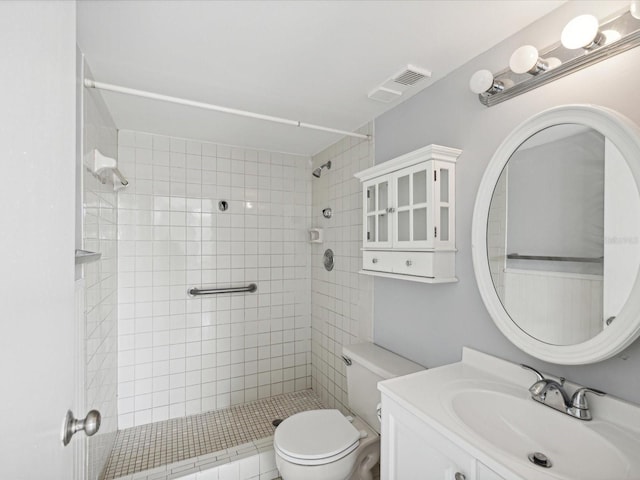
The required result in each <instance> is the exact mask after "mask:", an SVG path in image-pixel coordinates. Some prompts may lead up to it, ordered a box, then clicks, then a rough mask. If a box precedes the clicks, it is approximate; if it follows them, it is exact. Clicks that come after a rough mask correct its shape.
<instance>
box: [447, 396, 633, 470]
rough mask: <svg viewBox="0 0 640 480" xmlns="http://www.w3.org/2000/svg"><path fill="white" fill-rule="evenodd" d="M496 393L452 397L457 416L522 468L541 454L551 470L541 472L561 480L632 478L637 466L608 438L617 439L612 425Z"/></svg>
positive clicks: (519, 397)
mask: <svg viewBox="0 0 640 480" xmlns="http://www.w3.org/2000/svg"><path fill="white" fill-rule="evenodd" d="M494 388H495V389H492V390H483V389H475V388H474V389H468V390H467V389H462V390H461V391H458V392H457V393H453V394H452V395H451V396H448V397H449V398H448V401H450V402H451V409H452V410H453V413H454V414H455V415H456V416H457V417H458V419H459V420H460V421H461V422H462V423H463V424H464V425H465V426H466V427H468V428H469V429H471V430H472V431H473V432H474V433H475V434H477V435H478V436H479V437H480V438H481V439H482V440H484V441H486V442H488V443H490V444H491V445H492V446H493V447H495V448H497V449H500V450H502V451H503V452H504V453H506V454H508V455H512V456H513V457H514V459H520V460H521V462H523V463H526V462H529V459H528V455H529V454H530V453H534V452H541V453H543V454H544V455H546V457H547V458H548V459H549V460H550V461H551V463H552V466H551V468H549V469H546V468H544V467H540V466H538V468H540V469H541V471H545V472H547V473H549V474H550V475H553V476H556V477H558V478H567V479H569V478H572V479H581V480H591V479H593V480H604V479H623V478H632V477H630V476H629V475H630V474H631V472H632V467H633V463H637V462H633V461H632V459H630V458H627V456H626V455H624V454H623V453H622V452H621V451H620V449H618V448H617V447H616V446H615V445H614V444H613V443H612V442H611V440H610V439H609V438H607V437H611V434H612V433H613V434H615V432H611V431H609V432H608V431H607V430H611V429H607V428H606V427H607V425H605V424H603V423H602V422H598V421H597V420H593V421H590V422H587V421H584V420H578V419H575V418H572V417H570V416H568V415H565V414H563V413H561V412H557V411H555V410H552V409H551V408H548V407H545V406H544V405H542V404H540V403H537V402H535V401H533V400H531V399H529V398H522V397H521V396H520V395H517V394H515V395H514V393H516V392H508V389H504V388H499V387H497V386H495V387H494ZM599 428H600V429H602V431H599ZM614 430H615V429H614ZM636 473H637V470H636Z"/></svg>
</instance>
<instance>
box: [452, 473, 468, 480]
mask: <svg viewBox="0 0 640 480" xmlns="http://www.w3.org/2000/svg"><path fill="white" fill-rule="evenodd" d="M453 478H454V479H455V480H466V478H467V476H466V475H465V474H464V473H460V472H456V473H455V474H454V475H453Z"/></svg>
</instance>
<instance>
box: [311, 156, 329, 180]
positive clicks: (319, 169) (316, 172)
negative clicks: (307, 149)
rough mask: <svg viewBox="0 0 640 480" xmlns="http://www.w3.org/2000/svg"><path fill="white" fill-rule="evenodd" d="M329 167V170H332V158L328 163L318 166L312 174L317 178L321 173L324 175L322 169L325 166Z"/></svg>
mask: <svg viewBox="0 0 640 480" xmlns="http://www.w3.org/2000/svg"><path fill="white" fill-rule="evenodd" d="M325 167H326V168H327V170H331V160H329V161H328V162H327V163H325V164H324V165H320V166H319V167H318V168H316V169H315V170H314V171H313V173H312V175H313V176H314V177H316V178H320V175H322V169H323V168H325Z"/></svg>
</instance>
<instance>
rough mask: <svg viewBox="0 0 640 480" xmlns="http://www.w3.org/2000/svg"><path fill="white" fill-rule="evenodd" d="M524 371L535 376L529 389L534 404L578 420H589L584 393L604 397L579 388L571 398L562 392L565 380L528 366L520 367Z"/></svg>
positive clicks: (593, 390) (598, 391)
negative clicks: (546, 375) (554, 378)
mask: <svg viewBox="0 0 640 480" xmlns="http://www.w3.org/2000/svg"><path fill="white" fill-rule="evenodd" d="M520 366H521V367H522V368H524V369H526V370H530V371H532V372H533V373H535V374H536V376H537V378H538V379H537V381H536V382H535V383H534V384H533V385H531V386H530V387H529V392H530V393H531V398H532V399H533V400H535V401H536V402H540V403H542V404H543V405H546V406H547V407H551V408H553V409H555V410H558V411H560V412H563V413H566V414H567V415H570V416H572V417H574V418H578V419H580V420H591V418H592V416H591V412H590V411H589V405H588V403H587V399H586V393H594V394H596V395H605V393H604V392H602V391H600V390H595V389H593V388H586V387H583V388H579V389H578V390H576V391H575V392H574V394H573V396H572V397H571V398H569V395H568V394H567V392H566V391H565V390H564V382H565V379H564V378H563V377H560V378H559V379H558V381H556V380H553V379H551V378H544V376H543V375H542V374H541V373H540V372H539V371H537V370H536V369H535V368H532V367H530V366H528V365H520ZM531 461H533V460H531Z"/></svg>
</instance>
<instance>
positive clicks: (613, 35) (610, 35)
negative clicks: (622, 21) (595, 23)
mask: <svg viewBox="0 0 640 480" xmlns="http://www.w3.org/2000/svg"><path fill="white" fill-rule="evenodd" d="M602 34H603V35H604V36H605V38H606V39H607V40H606V42H605V43H606V44H607V45H608V44H610V43H613V42H617V41H618V40H620V39H621V38H622V35H620V32H618V31H617V30H605V31H604V32H602Z"/></svg>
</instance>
